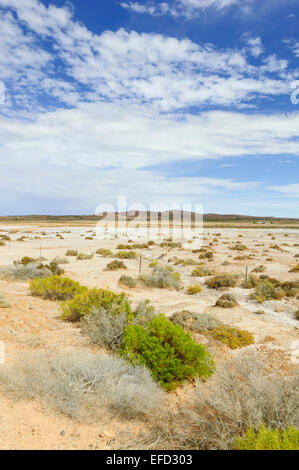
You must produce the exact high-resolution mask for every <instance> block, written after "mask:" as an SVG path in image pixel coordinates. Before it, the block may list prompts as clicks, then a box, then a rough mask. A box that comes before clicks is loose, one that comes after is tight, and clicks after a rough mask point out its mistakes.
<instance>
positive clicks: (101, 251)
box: [96, 248, 113, 258]
mask: <svg viewBox="0 0 299 470" xmlns="http://www.w3.org/2000/svg"><path fill="white" fill-rule="evenodd" d="M96 254H97V255H100V256H103V258H108V257H109V256H113V253H112V251H111V250H107V249H106V248H99V249H98V250H97V251H96Z"/></svg>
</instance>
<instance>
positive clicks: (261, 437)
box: [233, 424, 299, 450]
mask: <svg viewBox="0 0 299 470" xmlns="http://www.w3.org/2000/svg"><path fill="white" fill-rule="evenodd" d="M233 447H234V448H235V449H236V450H299V431H298V429H296V428H295V427H293V426H288V427H287V428H286V429H285V430H283V431H282V430H280V429H271V428H267V427H266V425H265V424H262V425H261V427H260V428H259V430H258V431H257V432H256V431H255V430H254V428H253V427H251V428H249V429H248V430H247V431H246V434H245V436H244V437H239V438H237V439H236V440H235V442H234V444H233Z"/></svg>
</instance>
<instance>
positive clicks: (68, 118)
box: [0, 103, 299, 205]
mask: <svg viewBox="0 0 299 470" xmlns="http://www.w3.org/2000/svg"><path fill="white" fill-rule="evenodd" d="M298 126H299V114H298V113H293V114H290V115H275V116H258V115H246V114H243V113H242V114H239V113H228V112H208V113H203V114H201V115H199V116H192V115H187V116H185V117H184V119H183V120H179V121H178V120H177V119H176V118H175V117H174V116H172V117H171V116H168V117H166V116H163V117H162V116H160V115H158V114H156V113H153V112H151V113H149V112H148V113H147V115H145V114H144V109H143V108H141V109H138V108H136V107H120V106H117V105H113V104H108V103H101V104H84V105H80V106H79V107H78V108H77V109H71V110H61V111H55V112H50V113H43V114H41V115H40V116H39V117H38V118H37V119H36V120H35V121H34V122H24V121H21V120H18V119H5V118H2V119H1V120H0V141H1V142H2V145H1V146H0V159H1V161H2V163H1V177H2V183H1V185H2V191H18V192H23V193H26V194H30V195H32V196H33V197H39V196H42V197H51V198H58V197H60V198H61V199H62V200H65V199H71V198H73V200H74V201H75V203H78V204H83V202H86V201H89V202H90V204H94V205H97V204H98V203H100V202H102V200H104V201H105V202H109V201H111V200H112V199H114V198H115V197H116V196H117V195H118V194H126V195H128V196H129V197H130V198H131V199H134V200H135V201H142V202H148V203H149V202H161V201H162V202H163V201H169V200H171V201H172V202H173V201H178V200H181V201H186V202H188V201H190V200H192V201H193V202H194V201H197V202H198V203H201V202H202V201H206V199H207V198H209V197H216V196H218V197H220V196H221V197H220V199H221V198H222V195H229V194H231V193H232V192H233V194H234V197H235V196H236V194H239V193H240V194H245V195H247V196H248V194H249V193H250V194H252V191H256V190H258V189H259V188H260V189H261V183H257V182H254V181H252V182H244V181H242V180H241V181H240V180H239V181H235V180H232V179H229V178H228V179H225V178H211V177H205V175H204V174H201V172H200V170H198V171H197V174H195V175H193V176H192V177H185V176H183V177H180V176H179V175H178V174H176V176H173V177H171V176H169V174H164V173H163V171H162V170H160V169H159V165H161V164H167V165H173V168H175V162H176V161H182V160H184V161H186V164H187V162H190V161H193V162H196V161H203V160H209V159H223V158H226V157H235V158H240V157H242V156H248V155H252V156H256V155H260V156H263V155H281V154H284V155H287V154H290V155H298V153H299V143H298V141H297V142H296V140H294V137H295V136H296V135H297V133H298ZM270 189H271V188H270ZM274 190H275V191H277V190H278V189H277V188H274ZM265 191H266V190H265V189H264V190H263V192H264V193H265ZM248 192H249V193H248ZM80 201H81V202H80Z"/></svg>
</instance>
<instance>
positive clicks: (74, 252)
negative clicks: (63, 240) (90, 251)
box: [65, 250, 78, 256]
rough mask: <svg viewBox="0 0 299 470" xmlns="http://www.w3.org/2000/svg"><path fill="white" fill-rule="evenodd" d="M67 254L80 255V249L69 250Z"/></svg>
mask: <svg viewBox="0 0 299 470" xmlns="http://www.w3.org/2000/svg"><path fill="white" fill-rule="evenodd" d="M65 256H78V250H67V252H66V253H65Z"/></svg>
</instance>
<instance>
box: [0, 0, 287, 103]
mask: <svg viewBox="0 0 299 470" xmlns="http://www.w3.org/2000/svg"><path fill="white" fill-rule="evenodd" d="M189 1H190V2H191V0H189ZM224 3H225V2H224ZM224 3H222V4H223V5H224ZM226 4H227V3H226ZM1 6H2V7H3V6H6V7H10V8H11V11H12V12H14V13H15V14H16V15H17V17H18V23H17V20H16V18H15V17H14V16H13V15H12V13H11V12H10V11H8V12H5V13H3V12H2V14H3V21H4V23H5V24H4V27H6V28H8V29H12V28H18V30H19V34H15V32H12V33H11V34H10V35H8V39H7V40H6V42H5V41H4V43H3V44H2V57H3V59H2V62H3V63H5V58H6V57H8V56H11V61H12V67H11V68H10V70H11V71H10V72H9V73H11V74H14V79H15V81H14V83H13V89H14V92H16V91H18V94H17V93H15V98H17V99H18V101H20V105H21V104H24V103H23V101H24V93H23V94H22V88H24V87H25V88H26V100H27V101H28V100H29V99H31V100H33V99H34V96H35V97H36V96H37V95H38V94H40V93H41V92H42V93H45V94H48V95H50V96H52V97H54V98H56V99H57V100H58V102H60V103H62V104H66V105H68V106H75V105H76V104H77V103H79V102H80V101H91V102H96V101H103V100H108V101H113V102H121V103H130V104H132V103H134V104H136V105H140V104H146V105H148V106H151V107H153V108H155V109H158V110H160V111H163V112H165V111H166V112H168V111H174V110H183V109H185V108H188V107H189V106H193V107H194V106H211V105H213V106H216V105H219V106H222V107H226V106H235V107H241V108H244V107H245V106H252V102H253V101H254V100H255V98H256V97H257V96H259V97H260V98H261V99H264V98H265V97H267V96H268V97H269V96H270V97H273V96H277V95H281V94H286V93H289V90H290V82H291V81H292V71H291V70H289V69H288V62H287V61H286V60H281V59H279V58H278V57H276V56H273V55H272V56H266V55H265V54H264V55H263V59H262V62H261V64H259V65H256V64H255V65H253V64H252V63H251V61H250V57H249V56H250V55H254V56H255V57H256V58H259V56H260V55H261V54H262V51H263V48H262V44H261V40H260V38H250V37H249V38H248V44H247V47H245V48H243V49H242V48H241V49H240V48H239V49H238V48H235V49H219V48H216V47H215V46H213V45H211V44H203V45H200V44H196V43H194V42H192V41H190V40H189V39H177V38H174V37H167V36H163V35H161V34H155V33H152V34H146V33H137V32H135V31H125V30H124V29H120V30H118V31H105V32H103V33H102V34H93V33H92V32H91V31H89V30H88V29H87V28H86V27H85V26H84V25H81V24H79V23H78V22H76V21H74V19H73V17H72V11H71V10H70V9H69V8H68V7H64V8H57V7H54V6H52V5H50V6H49V7H48V8H47V7H45V6H44V5H43V4H41V3H39V2H37V0H24V1H22V2H18V1H17V0H0V7H1ZM23 25H24V26H26V30H25V29H24V28H23ZM28 29H29V30H30V32H28ZM14 38H18V39H16V40H15V43H14ZM41 38H46V39H47V41H48V44H47V50H45V49H43V47H42V41H41ZM19 45H20V48H19V50H20V52H19V56H20V57H19V56H17V58H14V55H13V54H12V53H11V51H12V48H16V49H18V47H19ZM49 45H50V46H51V47H49ZM29 62H30V65H31V66H30V67H29V66H28V67H27V66H26V64H27V63H29ZM0 63H1V57H0ZM57 63H59V69H60V70H61V71H62V72H63V73H64V76H65V78H64V79H61V78H59V79H57V77H56V76H55V70H56V64H57ZM45 68H47V70H45ZM20 69H22V70H23V73H20ZM286 71H287V72H288V74H286V73H285V72H286ZM7 73H8V72H7ZM7 79H9V77H7ZM54 81H56V83H54ZM36 101H37V100H36ZM38 110H39V111H40V110H41V109H38Z"/></svg>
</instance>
